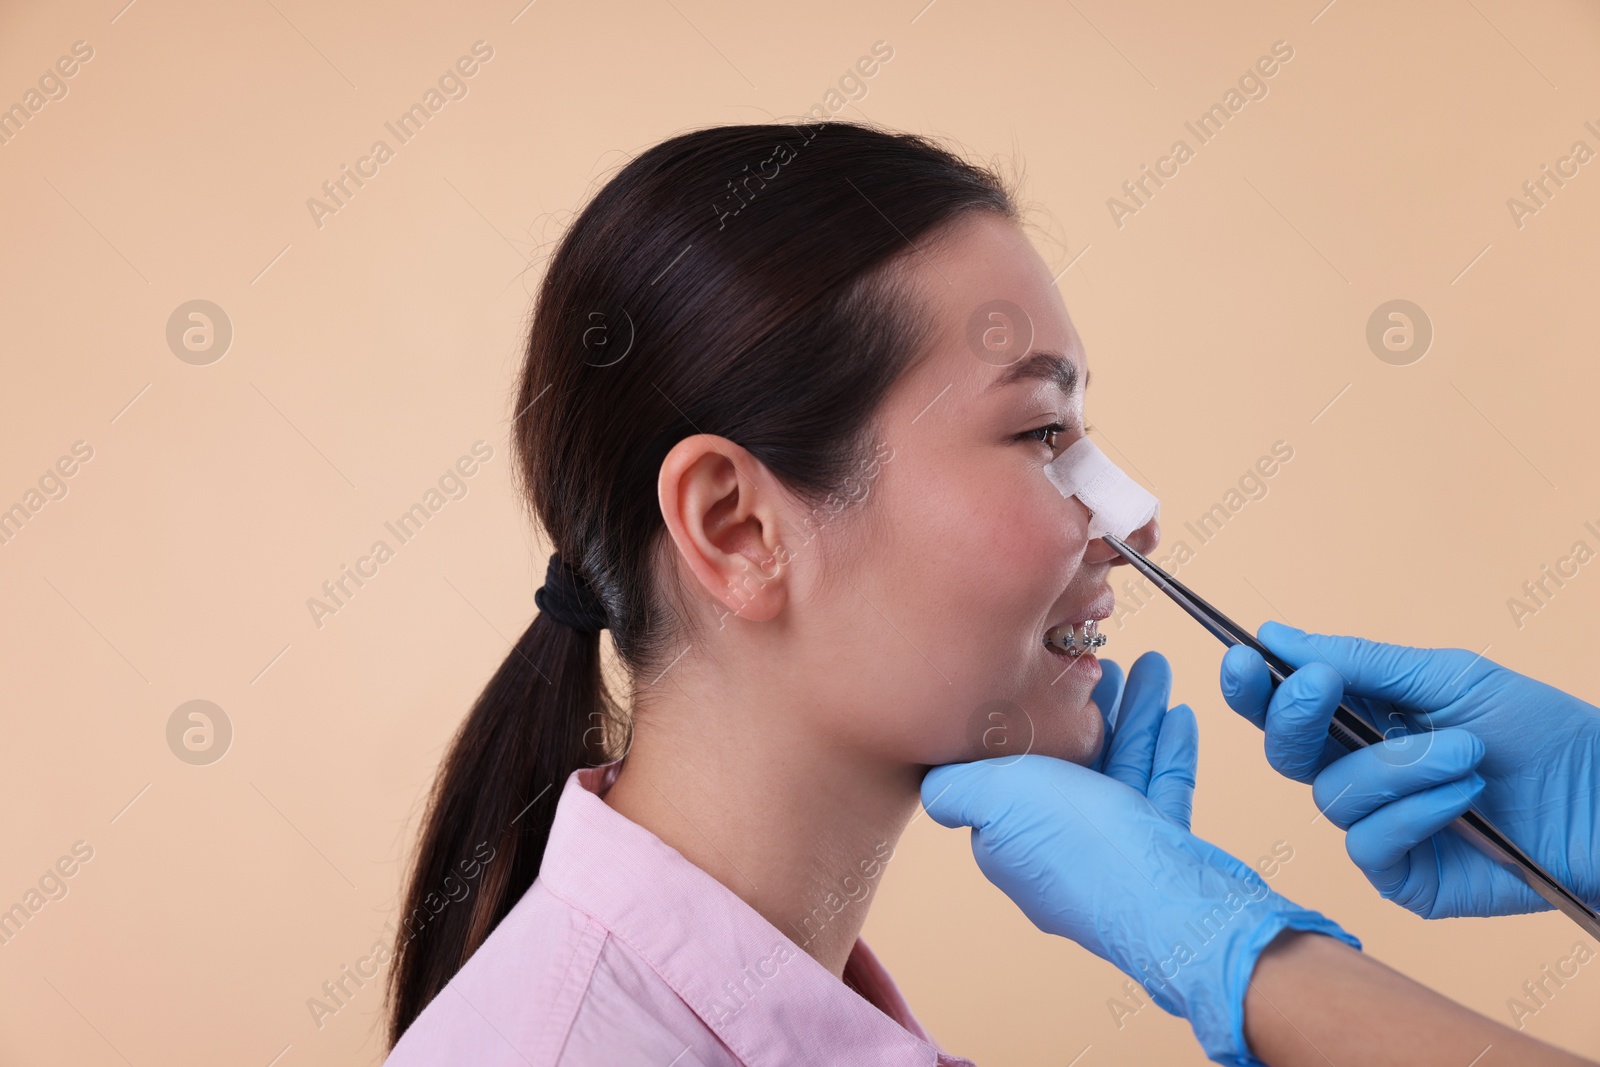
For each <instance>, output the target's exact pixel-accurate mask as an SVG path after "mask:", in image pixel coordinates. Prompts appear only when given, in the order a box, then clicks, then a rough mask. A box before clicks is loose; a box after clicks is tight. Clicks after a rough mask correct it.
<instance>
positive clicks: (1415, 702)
mask: <svg viewBox="0 0 1600 1067" xmlns="http://www.w3.org/2000/svg"><path fill="white" fill-rule="evenodd" d="M1258 637H1259V639H1260V641H1261V643H1262V644H1264V645H1266V646H1267V647H1268V648H1269V649H1271V650H1272V651H1273V652H1274V653H1276V654H1277V655H1278V656H1279V657H1281V658H1282V659H1283V660H1285V661H1286V662H1288V663H1289V664H1290V665H1291V666H1293V667H1295V668H1297V669H1296V670H1295V671H1294V673H1293V674H1291V675H1289V677H1288V679H1287V680H1286V681H1284V682H1283V684H1281V685H1279V686H1278V688H1277V689H1276V690H1275V691H1274V690H1272V685H1273V682H1272V678H1271V676H1270V675H1269V674H1268V673H1267V667H1266V664H1265V663H1264V662H1263V661H1262V659H1261V656H1260V655H1259V654H1258V653H1256V652H1255V651H1254V650H1253V649H1250V648H1246V647H1244V646H1242V645H1241V646H1235V647H1234V648H1230V649H1229V650H1228V651H1227V654H1226V655H1224V656H1223V658H1222V692H1223V696H1224V698H1225V699H1226V700H1227V702H1228V704H1229V705H1230V706H1231V707H1232V708H1233V709H1234V710H1235V711H1238V712H1239V713H1240V714H1242V715H1244V716H1245V717H1246V718H1247V719H1249V720H1250V721H1251V722H1253V723H1255V724H1256V725H1257V726H1259V727H1262V728H1264V729H1265V730H1266V750H1267V761H1268V762H1269V763H1271V764H1272V766H1273V767H1275V768H1277V769H1278V770H1279V771H1280V772H1282V773H1283V774H1285V775H1287V776H1288V777H1290V778H1293V779H1295V780H1297V781H1301V782H1311V783H1312V791H1311V795H1312V798H1313V799H1314V800H1315V801H1316V804H1317V807H1318V808H1320V809H1322V811H1323V812H1325V813H1326V814H1327V816H1328V819H1329V821H1331V822H1333V823H1334V824H1335V825H1337V826H1340V827H1342V828H1344V829H1346V830H1348V831H1349V833H1348V834H1347V835H1346V837H1345V848H1346V850H1347V851H1348V852H1349V853H1350V858H1351V859H1352V860H1354V861H1355V863H1356V866H1358V867H1360V868H1361V870H1362V871H1363V873H1365V874H1366V876H1367V879H1368V880H1369V881H1371V882H1372V884H1373V885H1374V886H1375V887H1377V889H1378V892H1380V893H1382V894H1383V895H1384V896H1385V897H1387V898H1389V899H1390V900H1393V901H1394V902H1395V903H1397V904H1400V905H1402V906H1404V907H1406V908H1409V909H1410V910H1411V911H1414V912H1416V913H1417V914H1418V915H1421V916H1422V917H1424V918H1427V919H1438V918H1443V917H1446V916H1453V915H1508V914H1513V913H1517V912H1528V911H1546V910H1549V908H1550V905H1549V904H1548V903H1546V902H1545V901H1544V899H1543V898H1542V897H1540V896H1539V895H1538V894H1536V893H1534V891H1533V890H1531V889H1529V888H1528V887H1527V885H1526V884H1524V883H1523V882H1522V880H1521V879H1520V878H1518V877H1517V876H1516V875H1515V874H1513V873H1511V872H1510V871H1508V870H1506V869H1505V868H1503V867H1501V866H1500V865H1499V864H1497V863H1495V862H1494V861H1492V860H1490V859H1489V857H1487V856H1485V855H1484V854H1483V853H1482V852H1480V851H1478V849H1477V848H1475V847H1474V846H1473V845H1471V844H1469V843H1468V842H1467V841H1466V840H1464V839H1462V838H1461V837H1459V836H1457V835H1456V834H1455V833H1454V832H1453V831H1445V832H1443V833H1440V832H1439V831H1440V830H1441V829H1443V828H1444V827H1445V826H1447V825H1448V824H1449V823H1450V822H1451V821H1452V820H1454V819H1455V818H1456V817H1457V816H1458V815H1460V814H1461V813H1462V812H1464V811H1465V810H1466V809H1467V807H1468V805H1473V806H1476V807H1477V809H1478V811H1479V812H1480V813H1482V814H1483V815H1484V816H1486V817H1487V818H1488V819H1489V820H1490V821H1491V822H1493V823H1494V824H1495V825H1496V826H1497V827H1499V829H1500V830H1501V831H1502V832H1503V833H1505V835H1506V836H1507V837H1509V838H1511V840H1513V841H1515V842H1516V843H1517V844H1518V845H1519V846H1520V847H1521V848H1522V849H1523V851H1525V852H1527V853H1528V855H1530V856H1532V857H1533V858H1534V859H1536V860H1537V861H1538V862H1539V863H1540V864H1541V865H1543V866H1544V868H1545V869H1546V870H1547V871H1549V872H1550V873H1551V874H1552V875H1553V876H1555V878H1556V879H1557V880H1559V881H1561V882H1563V883H1564V884H1565V885H1566V886H1567V887H1568V888H1569V889H1571V890H1572V891H1573V892H1574V893H1576V894H1577V895H1578V896H1579V897H1582V898H1583V899H1584V900H1585V901H1587V902H1588V903H1590V904H1591V905H1593V904H1595V903H1597V902H1600V836H1597V816H1600V812H1597V810H1596V808H1597V806H1596V795H1595V794H1596V786H1597V783H1600V777H1597V775H1600V709H1597V708H1595V707H1594V706H1593V705H1591V704H1586V703H1584V702H1583V701H1581V700H1579V699H1577V698H1576V697H1573V696H1569V695H1568V694H1566V693H1563V692H1561V691H1560V690H1559V689H1555V688H1553V687H1551V686H1548V685H1545V684H1544V683H1543V682H1538V681H1535V680H1533V679H1532V678H1527V677H1524V676H1522V675H1520V674H1517V673H1515V672H1513V671H1509V670H1507V669H1506V668H1504V667H1501V666H1499V665H1498V664H1496V663H1493V662H1491V661H1490V660H1486V659H1483V658H1482V657H1481V656H1478V655H1475V654H1473V653H1472V652H1468V651H1466V650H1464V649H1459V648H1439V649H1432V648H1408V647H1405V646H1403V645H1387V644H1380V643H1378V642H1376V641H1366V640H1363V639H1361V638H1357V637H1330V636H1325V635H1322V634H1306V633H1305V632H1304V631H1301V630H1298V629H1295V628H1294V627H1292V626H1285V625H1283V624H1282V623H1276V622H1267V623H1263V624H1262V626H1261V630H1260V633H1259V635H1258ZM1341 695H1343V696H1344V697H1345V699H1346V701H1347V702H1348V703H1349V704H1350V705H1351V706H1352V707H1354V708H1355V709H1356V710H1358V711H1360V712H1362V713H1363V714H1364V715H1366V716H1367V718H1368V719H1369V720H1370V721H1371V723H1372V725H1374V726H1375V727H1377V728H1378V729H1379V730H1380V731H1382V732H1383V733H1384V735H1385V736H1386V737H1387V738H1388V740H1386V741H1385V742H1384V743H1382V744H1380V745H1372V746H1370V747H1368V748H1364V749H1359V750H1357V751H1355V752H1348V751H1347V750H1346V749H1345V748H1344V746H1343V745H1340V744H1339V743H1338V742H1336V741H1333V740H1332V739H1330V738H1329V737H1328V736H1327V729H1328V722H1329V720H1330V719H1331V718H1332V716H1333V709H1334V707H1335V706H1336V705H1337V704H1338V702H1339V699H1340V697H1341ZM1429 730H1431V731H1432V732H1430V733H1424V732H1423V731H1429Z"/></svg>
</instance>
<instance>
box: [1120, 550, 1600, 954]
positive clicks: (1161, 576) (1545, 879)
mask: <svg viewBox="0 0 1600 1067" xmlns="http://www.w3.org/2000/svg"><path fill="white" fill-rule="evenodd" d="M1104 536H1105V542H1106V544H1108V545H1110V546H1111V547H1112V548H1114V549H1116V550H1117V552H1118V553H1119V554H1120V555H1121V556H1122V557H1123V558H1124V559H1126V560H1127V561H1128V562H1129V563H1131V564H1133V566H1134V567H1135V568H1136V569H1137V570H1138V571H1139V573H1141V574H1143V575H1144V576H1145V577H1146V578H1149V579H1150V580H1151V581H1152V582H1154V583H1155V584H1156V587H1157V588H1159V589H1160V590H1161V591H1162V592H1163V593H1165V594H1167V596H1169V597H1171V598H1172V599H1173V600H1174V601H1175V602H1176V603H1177V605H1178V606H1179V607H1180V608H1182V609H1183V610H1184V611H1186V612H1188V613H1189V615H1190V616H1192V617H1193V618H1194V620H1195V621H1196V622H1198V623H1199V624H1200V625H1201V626H1204V627H1205V628H1206V629H1207V630H1210V631H1211V632H1212V633H1213V634H1214V635H1216V637H1217V640H1219V641H1221V642H1222V643H1223V644H1224V645H1227V646H1228V647H1230V648H1231V647H1233V646H1234V645H1248V646H1249V647H1251V648H1253V649H1255V650H1256V651H1257V652H1258V653H1260V655H1261V658H1262V659H1264V660H1266V661H1267V671H1268V673H1270V674H1271V675H1272V679H1273V681H1274V682H1282V681H1283V680H1284V679H1285V678H1287V677H1288V676H1289V675H1290V674H1292V673H1293V672H1294V668H1293V667H1291V666H1289V664H1287V663H1285V662H1284V661H1283V660H1282V659H1279V658H1278V657H1277V656H1276V655H1274V654H1273V653H1272V652H1270V651H1269V650H1268V649H1267V647H1266V646H1265V645H1263V644H1262V643H1261V642H1259V641H1257V640H1256V639H1255V638H1254V637H1252V636H1251V635H1250V633H1249V632H1248V631H1246V630H1245V629H1244V627H1242V626H1240V625H1239V624H1238V623H1236V622H1234V621H1233V620H1232V619H1230V618H1228V617H1227V616H1226V615H1224V614H1223V613H1222V612H1220V611H1218V610H1217V609H1216V608H1214V607H1212V606H1211V605H1210V604H1207V603H1206V602H1205V601H1204V600H1202V599H1201V598H1200V597H1199V596H1197V595H1196V594H1194V593H1193V592H1191V591H1190V590H1189V589H1188V587H1186V586H1185V585H1184V584H1183V583H1182V582H1180V581H1178V579H1176V578H1174V577H1172V575H1170V574H1168V573H1167V572H1166V571H1164V570H1162V569H1161V568H1160V567H1158V566H1156V565H1155V564H1154V563H1152V562H1150V561H1149V560H1148V559H1146V558H1145V557H1144V556H1143V555H1142V554H1141V553H1139V552H1138V551H1136V550H1135V549H1133V548H1130V547H1129V546H1128V544H1127V542H1125V541H1123V540H1122V539H1121V538H1120V537H1116V536H1113V535H1112V534H1106V535H1104ZM1328 734H1329V735H1330V736H1331V737H1332V738H1333V739H1334V740H1335V741H1338V742H1339V743H1340V744H1341V745H1343V746H1344V747H1345V748H1348V749H1350V750H1351V751H1354V750H1356V749H1358V748H1363V747H1365V746H1367V745H1372V744H1376V743H1378V742H1380V741H1382V740H1383V739H1384V735H1383V734H1382V733H1380V732H1378V730H1377V729H1376V728H1374V727H1373V726H1371V725H1370V724H1368V722H1367V721H1366V719H1364V718H1362V716H1361V715H1360V714H1359V713H1358V712H1357V711H1356V710H1355V709H1354V708H1352V707H1351V706H1350V705H1349V704H1347V703H1345V702H1343V701H1340V703H1339V706H1338V708H1336V709H1335V710H1334V713H1333V721H1332V722H1331V723H1329V724H1328ZM1449 828H1450V829H1452V830H1454V831H1456V832H1457V833H1458V834H1460V835H1461V836H1462V837H1464V838H1466V839H1467V840H1468V841H1470V842H1472V843H1473V844H1474V845H1476V846H1477V847H1478V848H1479V849H1481V850H1482V851H1483V852H1484V853H1485V854H1486V855H1487V856H1488V857H1489V858H1490V859H1492V860H1494V861H1495V862H1496V863H1499V864H1500V865H1501V866H1503V867H1505V868H1507V869H1508V870H1510V871H1511V872H1512V873H1514V874H1516V875H1517V876H1518V877H1520V878H1521V879H1522V880H1523V881H1524V882H1526V883H1527V884H1528V887H1529V888H1531V889H1532V890H1533V891H1534V892H1535V893H1538V894H1539V895H1540V896H1541V897H1543V898H1544V899H1546V900H1548V901H1549V902H1550V903H1551V904H1552V905H1554V906H1555V907H1556V908H1557V909H1559V910H1560V911H1561V912H1562V913H1563V914H1565V915H1566V916H1567V918H1569V919H1571V920H1572V921H1573V922H1575V923H1577V924H1578V925H1579V926H1580V927H1582V928H1583V930H1584V931H1585V932H1586V933H1588V934H1589V935H1590V936H1591V937H1596V938H1600V915H1596V914H1595V912H1594V910H1593V909H1592V908H1590V907H1589V906H1588V905H1587V904H1585V903H1584V902H1583V900H1582V899H1581V898H1579V897H1578V896H1577V894H1575V893H1573V892H1572V891H1571V890H1570V889H1568V888H1567V887H1566V886H1564V885H1562V884H1561V883H1560V882H1558V881H1556V880H1555V878H1553V877H1552V876H1551V875H1550V872H1549V871H1546V870H1545V869H1544V868H1543V867H1541V866H1539V864H1538V863H1537V862H1536V861H1535V860H1534V859H1533V858H1532V857H1531V856H1529V855H1528V854H1527V853H1525V852H1523V851H1522V849H1520V848H1518V847H1517V845H1516V843H1515V842H1514V841H1512V840H1511V839H1510V838H1509V837H1507V836H1506V835H1505V834H1503V833H1501V832H1500V831H1499V830H1498V829H1496V828H1495V825H1494V824H1493V823H1491V822H1490V821H1489V820H1488V819H1486V818H1484V817H1483V816H1482V815H1481V814H1480V813H1478V812H1477V811H1475V810H1473V809H1472V808H1468V809H1467V810H1466V812H1465V813H1464V814H1462V815H1461V817H1460V818H1458V819H1456V820H1455V821H1454V822H1452V823H1451V824H1450V827H1449Z"/></svg>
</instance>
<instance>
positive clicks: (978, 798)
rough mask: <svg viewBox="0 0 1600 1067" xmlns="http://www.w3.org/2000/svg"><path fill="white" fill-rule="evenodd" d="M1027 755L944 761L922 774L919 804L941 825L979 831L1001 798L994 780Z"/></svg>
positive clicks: (1027, 757)
mask: <svg viewBox="0 0 1600 1067" xmlns="http://www.w3.org/2000/svg"><path fill="white" fill-rule="evenodd" d="M1033 758H1042V757H1031V756H1022V757H1020V758H1019V757H1017V756H1002V757H996V758H993V759H981V760H974V761H973V762H971V763H946V764H944V765H943V766H939V767H934V768H933V769H931V770H929V771H928V773H927V774H925V775H923V777H922V807H923V808H924V810H926V811H927V813H928V817H929V818H930V819H932V820H933V821H934V822H936V823H938V824H939V825H941V826H949V827H957V826H970V827H972V828H973V829H975V830H981V829H983V828H984V826H986V825H988V822H989V820H990V819H991V818H993V817H994V812H995V809H996V808H997V807H998V806H999V802H1000V801H1001V800H1003V799H1004V791H1003V790H1001V789H998V788H996V782H997V780H999V779H1000V778H1001V776H1002V775H1004V774H1005V772H1006V770H1007V769H1009V768H1010V767H1012V766H1014V765H1015V764H1017V763H1020V762H1021V761H1022V760H1025V759H1033Z"/></svg>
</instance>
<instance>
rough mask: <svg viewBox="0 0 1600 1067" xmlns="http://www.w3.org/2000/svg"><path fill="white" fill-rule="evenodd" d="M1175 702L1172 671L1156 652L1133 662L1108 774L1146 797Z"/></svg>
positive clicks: (1110, 748)
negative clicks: (1158, 745)
mask: <svg viewBox="0 0 1600 1067" xmlns="http://www.w3.org/2000/svg"><path fill="white" fill-rule="evenodd" d="M1171 698H1172V667H1171V666H1170V665H1169V664H1168V663H1167V657H1165V656H1163V655H1162V654H1161V653H1159V652H1156V651H1154V650H1152V651H1150V652H1146V653H1145V654H1144V655H1142V656H1140V657H1139V658H1138V659H1136V660H1134V661H1133V667H1132V668H1130V669H1129V671H1128V684H1127V685H1126V686H1125V687H1124V688H1123V690H1122V707H1121V708H1120V709H1118V711H1117V728H1116V729H1115V730H1113V731H1112V733H1111V741H1110V743H1109V744H1108V745H1107V746H1106V747H1107V749H1108V751H1107V752H1106V765H1105V773H1106V774H1107V775H1109V776H1110V777H1112V778H1115V779H1116V780H1117V781H1119V782H1122V783H1123V784H1125V785H1130V786H1132V787H1133V788H1135V789H1137V790H1138V791H1139V792H1141V793H1143V792H1145V791H1146V790H1148V789H1149V788H1150V767H1151V764H1152V762H1153V761H1154V760H1155V754H1156V737H1157V736H1158V735H1159V734H1160V733H1161V722H1162V720H1163V719H1164V718H1165V717H1166V714H1167V701H1168V700H1170V699H1171Z"/></svg>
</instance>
